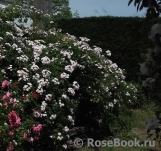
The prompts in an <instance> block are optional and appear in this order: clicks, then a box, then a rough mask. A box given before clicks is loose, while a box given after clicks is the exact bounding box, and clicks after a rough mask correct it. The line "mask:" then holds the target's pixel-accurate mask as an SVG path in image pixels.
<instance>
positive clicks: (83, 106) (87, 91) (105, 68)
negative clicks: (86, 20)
mask: <svg viewBox="0 0 161 151" xmlns="http://www.w3.org/2000/svg"><path fill="white" fill-rule="evenodd" d="M22 13H24V12H23V10H22V8H21V7H19V6H9V7H7V8H6V9H2V10H1V11H0V18H2V19H0V26H1V32H0V44H1V46H0V62H1V64H0V67H1V74H0V80H1V82H2V85H1V91H0V94H1V106H0V111H1V116H0V125H1V126H0V138H1V148H2V150H6V148H8V149H7V151H11V150H16V151H21V150H24V149H25V150H31V149H34V150H39V151H40V150H53V149H54V150H60V148H64V149H66V148H67V144H66V142H67V140H69V139H70V138H69V136H68V135H67V133H66V132H67V131H68V130H69V129H71V128H73V127H82V126H84V127H86V128H88V129H94V130H95V131H97V130H102V132H104V133H105V131H110V132H113V131H114V128H115V127H116V125H117V124H118V123H117V117H118V114H119V108H120V107H121V106H122V105H129V106H131V105H134V104H135V101H136V100H137V97H136V95H137V89H136V88H135V86H134V85H133V84H128V83H126V82H125V76H124V75H123V73H124V71H123V70H122V69H120V68H119V67H118V66H117V65H116V64H115V63H113V62H112V61H111V60H109V59H107V58H108V55H110V51H109V50H108V51H107V56H104V55H102V54H101V51H102V49H101V48H99V47H96V46H94V47H93V48H91V47H89V45H88V43H87V42H88V41H89V39H88V38H85V37H80V39H79V40H78V39H76V38H75V37H74V36H72V35H69V34H68V33H67V34H62V33H61V30H60V29H56V28H54V24H53V22H54V21H53V20H51V19H50V18H49V17H48V15H43V14H41V12H39V11H37V12H36V10H35V9H32V10H31V11H29V12H27V15H26V16H24V17H28V16H31V18H34V17H35V19H34V25H33V26H31V27H30V28H29V27H23V26H22V27H21V26H20V27H19V26H17V25H16V24H15V23H14V22H13V20H14V18H16V17H18V16H22ZM23 15H25V14H23ZM39 19H41V20H43V21H44V23H43V25H44V26H42V27H38V25H40V24H38V25H36V21H39Z"/></svg>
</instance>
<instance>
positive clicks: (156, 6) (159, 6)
mask: <svg viewBox="0 0 161 151" xmlns="http://www.w3.org/2000/svg"><path fill="white" fill-rule="evenodd" d="M133 1H134V6H135V7H137V11H138V10H139V11H141V10H142V9H143V8H147V13H146V17H147V18H148V19H151V18H157V17H159V15H160V12H161V0H129V2H128V6H129V5H130V4H131V3H132V2H133Z"/></svg>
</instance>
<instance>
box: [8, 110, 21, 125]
mask: <svg viewBox="0 0 161 151" xmlns="http://www.w3.org/2000/svg"><path fill="white" fill-rule="evenodd" d="M8 120H9V123H10V126H11V128H18V127H19V126H20V125H21V119H20V117H19V116H18V115H17V113H16V112H15V111H11V112H10V113H9V114H8Z"/></svg>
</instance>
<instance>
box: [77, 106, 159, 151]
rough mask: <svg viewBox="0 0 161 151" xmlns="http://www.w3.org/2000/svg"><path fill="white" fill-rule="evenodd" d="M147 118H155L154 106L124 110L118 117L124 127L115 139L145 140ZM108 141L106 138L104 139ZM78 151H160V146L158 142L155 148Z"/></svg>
mask: <svg viewBox="0 0 161 151" xmlns="http://www.w3.org/2000/svg"><path fill="white" fill-rule="evenodd" d="M149 118H155V115H154V106H153V105H147V106H144V107H142V108H141V109H137V110H128V109H124V110H123V112H122V114H121V115H120V119H121V121H122V122H123V123H126V127H124V128H123V129H122V132H121V133H118V134H116V136H115V138H119V139H120V140H126V141H128V140H134V138H137V140H140V141H144V140H146V137H147V133H146V131H147V130H146V120H147V119H149ZM106 139H107V140H108V138H106ZM77 150H79V151H96V150H97V151H161V146H160V145H159V143H158V142H155V147H150V146H149V147H148V145H147V147H108V146H106V147H98V148H97V149H95V148H92V147H87V146H85V145H84V147H82V148H80V149H77Z"/></svg>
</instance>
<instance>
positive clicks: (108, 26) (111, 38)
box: [56, 16, 158, 82]
mask: <svg viewBox="0 0 161 151" xmlns="http://www.w3.org/2000/svg"><path fill="white" fill-rule="evenodd" d="M157 20H158V19H153V20H150V21H148V20H146V19H145V18H139V17H109V16H108V17H89V18H73V19H61V20H56V24H57V26H58V27H59V28H61V29H62V30H63V32H65V33H69V34H71V35H74V36H76V37H87V38H89V39H90V40H91V41H90V42H89V44H90V45H91V46H93V45H96V46H99V47H101V48H102V49H103V51H104V52H105V51H106V50H110V51H111V53H112V56H111V57H110V59H111V60H112V61H113V62H115V63H117V64H118V65H119V67H120V68H122V69H125V70H126V72H127V75H126V77H127V80H128V81H129V80H130V81H131V80H132V81H136V82H137V81H138V78H139V77H140V66H139V65H138V64H139V63H142V62H143V61H144V60H143V57H142V55H141V54H145V53H146V52H147V49H148V48H149V47H154V44H153V43H152V42H151V40H149V39H148V35H149V32H150V29H151V27H152V25H153V24H154V23H156V22H157Z"/></svg>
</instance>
